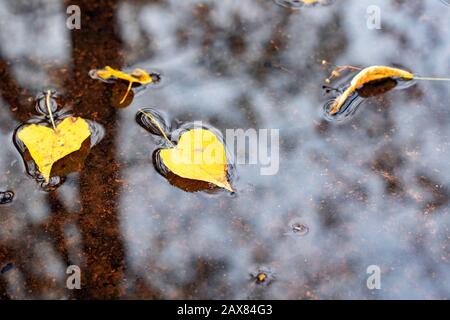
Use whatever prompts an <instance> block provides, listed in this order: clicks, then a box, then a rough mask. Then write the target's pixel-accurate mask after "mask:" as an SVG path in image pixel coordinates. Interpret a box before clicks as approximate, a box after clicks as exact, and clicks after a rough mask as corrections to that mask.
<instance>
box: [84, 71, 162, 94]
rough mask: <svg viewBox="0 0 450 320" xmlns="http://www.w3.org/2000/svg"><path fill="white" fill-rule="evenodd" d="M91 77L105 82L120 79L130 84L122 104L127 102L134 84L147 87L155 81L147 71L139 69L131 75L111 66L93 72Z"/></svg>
mask: <svg viewBox="0 0 450 320" xmlns="http://www.w3.org/2000/svg"><path fill="white" fill-rule="evenodd" d="M90 75H91V77H93V78H98V79H100V80H103V81H111V80H117V79H120V80H124V81H126V82H128V88H127V91H126V93H125V95H124V97H123V98H122V100H121V101H120V103H123V102H124V101H125V99H126V97H127V96H128V93H129V92H130V90H131V87H132V86H133V84H134V83H138V84H140V85H147V84H150V83H152V82H154V81H155V79H154V78H153V76H152V74H149V73H148V72H147V71H145V70H143V69H139V68H136V69H134V70H133V71H132V72H131V73H126V72H123V71H120V70H116V69H114V68H111V67H110V66H106V67H105V68H104V69H99V70H91V72H90ZM155 76H156V74H155Z"/></svg>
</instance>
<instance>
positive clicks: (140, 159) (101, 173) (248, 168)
mask: <svg viewBox="0 0 450 320" xmlns="http://www.w3.org/2000/svg"><path fill="white" fill-rule="evenodd" d="M69 4H78V5H79V6H80V8H81V13H82V16H81V29H80V30H73V31H71V30H68V29H67V28H66V25H65V19H66V17H67V15H66V6H67V5H69ZM370 5H376V6H379V8H380V9H381V11H380V12H381V23H382V29H380V30H377V29H375V30H372V29H369V28H367V26H366V15H367V12H366V10H367V7H368V6H370ZM449 39H450V6H447V5H445V3H444V2H443V1H438V0H436V1H433V0H430V1H419V0H417V1H388V0H379V1H376V0H375V1H374V0H371V1H361V0H358V1H356V0H353V1H350V0H348V1H335V2H334V3H332V4H331V5H328V6H320V5H318V6H313V7H302V8H300V9H299V10H291V9H288V8H285V7H282V6H279V5H277V4H275V3H274V1H271V0H266V1H264V0H260V1H257V0H255V1H238V0H229V1H214V2H213V1H204V2H200V1H163V0H161V1H145V0H135V1H131V0H130V1H110V0H99V1H88V0H86V1H74V2H70V3H69V2H68V3H67V4H65V3H63V2H62V1H56V0H55V1H50V0H47V1H44V0H41V1H26V0H24V1H17V0H14V1H13V0H11V1H8V0H0V76H1V81H0V94H1V97H0V143H1V146H2V149H1V153H0V191H8V190H10V191H13V192H14V199H13V200H12V202H11V203H8V204H2V205H1V206H0V270H1V274H0V297H2V298H12V299H18V298H47V299H48V298H57V299H68V298H69V299H70V298H78V299H83V298H145V299H152V298H189V299H190V298H213V299H217V298H275V299H280V298H289V299H330V298H338V299H346V298H358V299H381V298H385V299H392V298H414V299H415V298H425V299H431V298H438V299H445V298H447V299H448V298H450V230H449V228H450V217H449V206H450V204H449V199H450V191H449V188H450V184H449V181H450V171H449V170H448V169H449V163H448V161H449V158H450V145H449V139H450V127H449V124H450V108H449V107H450V105H449V101H450V93H449V92H450V86H449V84H447V83H436V82H433V83H432V82H420V83H417V84H416V85H414V86H412V87H409V88H406V89H404V90H391V91H389V92H387V93H386V94H384V95H380V96H376V97H371V98H368V99H367V100H366V101H365V102H364V104H362V105H361V106H360V110H359V112H358V113H356V114H355V116H354V117H352V118H351V119H349V120H347V121H345V122H344V123H336V122H330V121H327V120H325V119H324V117H323V114H322V107H323V105H324V103H326V101H327V99H328V98H329V97H327V96H326V95H324V91H323V89H322V85H323V80H324V79H325V78H326V77H327V76H328V73H329V71H330V70H327V69H326V68H324V66H323V65H322V64H321V63H320V62H321V61H322V60H327V61H330V62H331V63H333V64H336V65H346V64H351V65H359V66H370V65H401V66H403V67H405V68H406V69H408V70H412V71H413V72H415V73H418V74H421V75H430V76H431V75H432V76H449V75H450V42H449ZM106 65H110V66H113V67H116V68H127V69H133V68H135V67H139V68H143V69H145V70H149V71H157V72H159V73H161V76H162V81H161V83H160V84H159V85H158V86H154V87H153V86H149V87H148V88H146V89H145V90H137V91H136V92H135V94H134V97H133V99H132V101H129V102H130V104H129V105H128V107H126V108H120V109H119V108H115V107H114V105H115V102H116V101H117V97H121V92H123V91H121V90H123V88H117V87H115V86H114V85H110V84H105V83H103V82H101V81H96V80H94V79H92V78H90V77H89V71H90V70H92V69H99V68H103V67H104V66H106ZM47 89H54V90H56V91H57V92H58V94H59V95H60V99H61V104H62V105H64V106H65V107H67V108H69V109H71V110H72V112H73V113H74V114H75V115H76V116H81V117H83V118H85V119H89V120H92V121H95V122H97V123H99V124H100V125H102V126H103V128H104V130H105V133H104V137H103V139H102V141H101V142H100V143H99V144H98V145H96V146H95V147H93V148H92V150H91V152H90V153H89V155H88V156H87V158H86V160H85V165H84V168H83V170H81V172H80V173H75V174H70V175H68V176H67V178H66V180H65V182H64V183H63V184H62V185H61V186H60V187H59V188H57V189H56V190H55V191H53V192H45V191H43V190H42V189H41V188H40V187H39V184H37V183H36V181H35V180H34V179H33V178H31V177H30V176H28V175H27V174H26V171H25V167H24V164H23V161H22V159H21V156H20V154H19V153H18V152H17V150H16V148H15V147H14V144H13V139H12V135H13V132H14V130H15V128H16V127H17V126H18V125H19V124H20V123H23V122H25V121H27V120H29V119H30V117H32V116H33V115H35V109H34V97H35V96H36V94H37V93H39V92H40V91H42V90H47ZM125 89H126V86H125ZM117 90H118V91H120V92H117ZM148 107H151V108H155V109H157V110H160V111H161V112H163V113H164V114H166V115H167V116H168V117H170V119H175V120H174V121H175V122H177V125H182V124H183V123H189V122H193V121H199V120H200V121H203V122H204V123H205V124H208V125H210V126H212V127H214V128H217V129H218V130H221V131H224V130H225V129H229V128H243V129H249V128H255V129H260V128H273V129H280V140H281V141H280V170H279V172H278V174H276V175H272V176H262V175H260V170H259V169H260V168H259V167H258V166H257V165H239V164H238V165H237V166H236V168H235V169H236V172H235V177H234V179H233V186H234V188H235V190H236V194H235V195H234V196H230V195H229V194H228V193H226V192H219V193H214V194H210V193H205V192H186V191H184V190H182V189H180V188H177V187H176V186H174V185H172V184H171V183H169V182H168V181H167V180H166V179H165V178H164V177H163V176H162V175H160V174H159V173H158V172H157V171H156V170H155V168H154V167H153V164H152V154H153V151H154V149H155V147H157V145H158V141H159V140H158V139H159V138H158V137H155V136H154V135H152V134H151V133H150V132H148V131H147V130H145V129H144V128H142V127H140V126H139V125H138V124H137V123H136V121H135V117H136V113H137V111H138V110H139V109H140V108H148ZM239 152H245V150H237V153H239ZM2 197H3V195H2ZM69 265H78V266H79V267H80V268H81V272H82V286H81V287H82V289H81V290H68V289H67V288H66V278H67V275H66V268H67V267H68V266H69ZM370 265H377V266H379V267H380V269H381V289H380V290H369V289H368V288H367V286H366V280H367V277H368V274H367V273H366V270H367V268H368V267H369V266H370ZM261 273H263V275H261Z"/></svg>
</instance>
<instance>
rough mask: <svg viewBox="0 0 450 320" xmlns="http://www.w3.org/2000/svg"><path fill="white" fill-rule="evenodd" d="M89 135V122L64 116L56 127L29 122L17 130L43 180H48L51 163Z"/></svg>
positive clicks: (77, 146) (73, 149) (77, 148)
mask: <svg viewBox="0 0 450 320" xmlns="http://www.w3.org/2000/svg"><path fill="white" fill-rule="evenodd" d="M90 135H91V131H90V130H89V124H88V123H87V122H86V120H84V119H83V118H78V117H69V118H65V119H64V120H63V121H61V123H59V124H58V125H57V126H56V129H53V128H49V127H46V126H43V125H38V124H31V125H29V126H26V127H25V128H23V129H22V130H20V131H19V132H18V138H19V139H20V140H21V141H22V142H23V143H24V144H25V146H26V147H27V149H28V151H29V152H30V155H31V157H32V158H33V160H34V162H35V163H36V165H37V166H38V169H39V171H40V172H41V174H42V176H43V177H44V179H45V181H46V182H48V181H49V180H50V174H51V171H52V166H53V164H54V163H55V162H56V161H58V160H60V159H62V158H64V157H65V156H67V155H69V154H71V153H72V152H75V151H77V150H79V149H80V148H81V144H82V143H83V142H84V141H85V140H86V139H87V138H88V137H89V136H90Z"/></svg>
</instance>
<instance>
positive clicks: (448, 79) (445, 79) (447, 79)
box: [414, 76, 450, 81]
mask: <svg viewBox="0 0 450 320" xmlns="http://www.w3.org/2000/svg"><path fill="white" fill-rule="evenodd" d="M414 79H416V80H427V81H450V78H435V77H416V76H414Z"/></svg>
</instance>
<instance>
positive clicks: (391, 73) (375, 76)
mask: <svg viewBox="0 0 450 320" xmlns="http://www.w3.org/2000/svg"><path fill="white" fill-rule="evenodd" d="M389 78H394V79H402V80H406V81H409V80H413V79H414V78H415V77H414V74H412V73H411V72H408V71H405V70H402V69H398V68H392V67H386V66H371V67H367V68H364V69H362V70H361V71H360V72H358V74H357V75H356V76H354V77H353V79H352V81H351V82H350V86H349V87H348V88H347V89H345V91H344V92H342V94H341V95H339V96H338V97H337V98H336V100H335V101H334V102H333V104H332V105H331V108H330V111H329V113H330V114H331V115H334V114H336V113H337V112H339V110H340V108H341V107H342V105H343V104H344V103H345V101H346V100H347V99H348V98H349V97H350V96H351V95H352V93H354V92H355V91H356V90H358V89H360V88H361V87H362V86H364V85H365V84H368V83H369V82H372V81H377V80H382V79H389Z"/></svg>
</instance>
